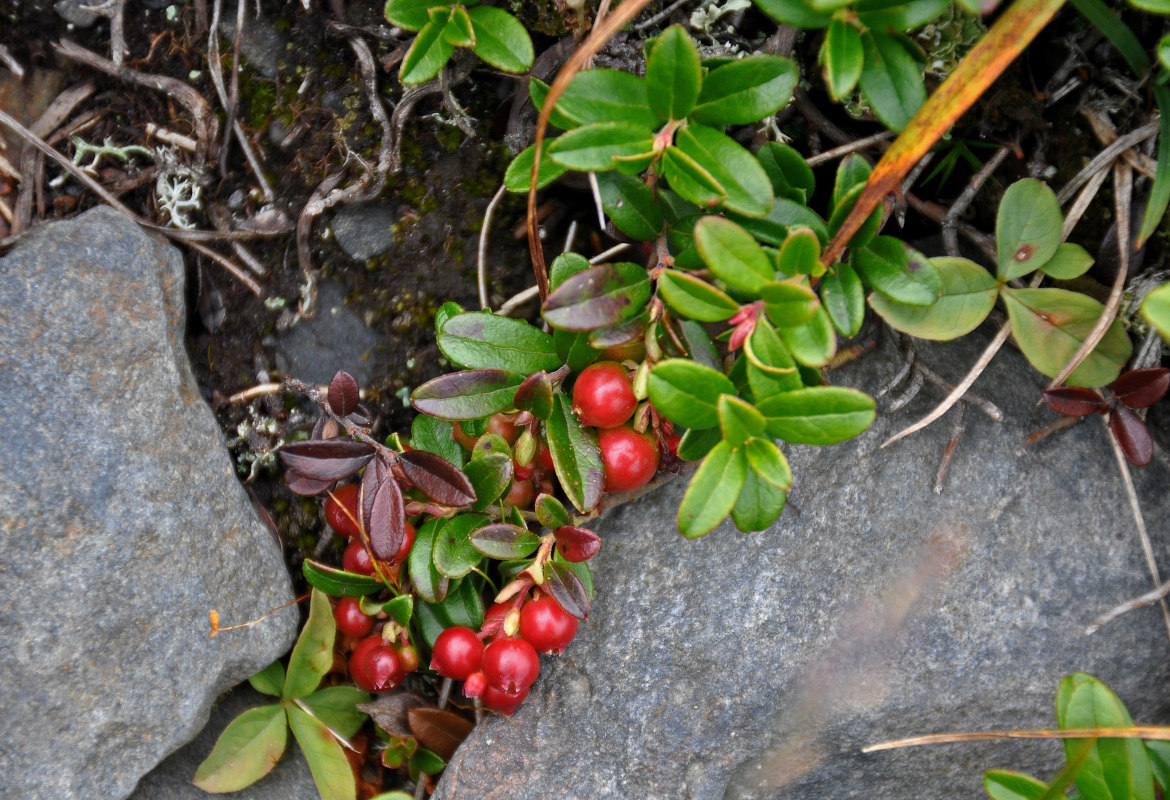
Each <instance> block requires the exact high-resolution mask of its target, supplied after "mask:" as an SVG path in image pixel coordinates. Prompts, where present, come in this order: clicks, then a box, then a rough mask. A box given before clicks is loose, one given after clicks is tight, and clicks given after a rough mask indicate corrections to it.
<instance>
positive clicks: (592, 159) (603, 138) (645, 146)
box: [548, 122, 654, 172]
mask: <svg viewBox="0 0 1170 800" xmlns="http://www.w3.org/2000/svg"><path fill="white" fill-rule="evenodd" d="M653 149H654V135H653V134H652V133H651V132H650V131H649V130H647V129H646V128H643V127H641V126H639V125H633V124H631V123H629V122H597V123H594V124H592V125H584V126H582V127H580V128H576V129H574V130H571V131H569V132H568V133H564V134H562V135H561V136H558V137H557V138H556V139H555V140H554V141H553V142H552V143H551V144H550V145H549V146H548V157H549V158H550V159H552V160H553V161H554V162H556V163H557V164H560V165H561V166H562V167H567V168H568V169H575V170H578V171H580V172H605V171H606V170H611V169H614V168H615V167H616V166H617V164H615V163H614V159H615V158H628V157H632V156H641V155H644V154H648V153H651V152H652V151H653Z"/></svg>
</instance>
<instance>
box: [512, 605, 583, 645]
mask: <svg viewBox="0 0 1170 800" xmlns="http://www.w3.org/2000/svg"><path fill="white" fill-rule="evenodd" d="M576 635H577V618H576V617H574V616H573V615H572V614H570V613H569V612H567V611H565V610H564V609H563V608H561V604H560V603H558V602H557V601H556V600H554V599H553V598H552V597H550V596H549V595H542V596H540V597H537V598H536V599H534V600H529V601H528V602H527V603H525V604H524V607H523V608H521V609H520V638H522V639H524V640H525V641H526V642H528V643H529V644H531V645H532V646H533V647H535V648H536V649H537V650H538V651H540V652H541V653H545V654H556V653H559V652H561V651H562V650H564V649H565V647H567V646H568V644H569V642H571V641H573V637H574V636H576Z"/></svg>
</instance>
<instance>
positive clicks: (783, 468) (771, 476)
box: [743, 438, 792, 491]
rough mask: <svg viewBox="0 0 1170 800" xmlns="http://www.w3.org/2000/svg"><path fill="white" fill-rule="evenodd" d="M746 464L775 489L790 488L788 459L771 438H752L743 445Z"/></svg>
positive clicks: (790, 477) (790, 474)
mask: <svg viewBox="0 0 1170 800" xmlns="http://www.w3.org/2000/svg"><path fill="white" fill-rule="evenodd" d="M743 449H744V453H745V454H746V455H747V460H748V466H750V467H751V468H752V471H753V472H755V473H756V474H757V475H759V476H760V477H761V478H763V479H764V480H765V481H767V482H768V483H769V484H771V485H772V486H775V487H776V488H777V489H782V490H784V491H788V490H789V489H791V488H792V470H791V469H790V468H789V466H788V459H786V458H785V457H784V454H783V453H782V452H780V448H779V447H777V446H776V443H775V442H773V441H772V440H771V439H763V438H753V439H749V440H748V441H747V443H746V444H745V445H744V448H743Z"/></svg>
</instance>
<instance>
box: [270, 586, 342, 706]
mask: <svg viewBox="0 0 1170 800" xmlns="http://www.w3.org/2000/svg"><path fill="white" fill-rule="evenodd" d="M336 633H337V627H336V623H335V622H334V620H333V609H332V607H330V605H329V597H328V595H326V594H325V593H324V592H322V591H321V590H320V589H313V591H312V595H311V598H310V600H309V618H308V620H306V622H305V627H303V628H301V635H300V636H298V637H297V643H296V645H294V646H293V650H292V655H291V656H289V659H288V675H287V676H286V677H285V679H284V691H283V692H282V695H283V696H284V697H286V698H296V697H304V696H305V695H307V694H310V693H312V691H313V690H314V689H316V688H317V685H318V684H320V683H321V679H322V678H324V677H325V674H326V673H327V672H329V670H330V668H331V667H332V666H333V639H334V637H335V635H336Z"/></svg>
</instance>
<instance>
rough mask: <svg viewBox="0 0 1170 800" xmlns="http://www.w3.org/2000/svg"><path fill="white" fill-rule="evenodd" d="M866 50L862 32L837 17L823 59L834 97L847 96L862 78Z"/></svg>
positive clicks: (827, 32)
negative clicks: (862, 42) (863, 45)
mask: <svg viewBox="0 0 1170 800" xmlns="http://www.w3.org/2000/svg"><path fill="white" fill-rule="evenodd" d="M864 60H865V52H864V50H863V48H862V46H861V33H860V32H859V31H858V30H857V28H855V27H854V26H853V25H851V24H849V23H848V22H846V21H845V20H843V19H840V18H836V17H835V18H834V19H833V21H832V22H830V23H829V30H828V31H826V33H825V41H824V44H822V45H821V52H820V62H821V70H822V74H823V75H824V78H825V85H826V86H827V87H828V88H829V94H830V95H831V96H832V97H833V99H834V100H840V99H841V98H843V97H847V96H848V95H849V94H850V93H851V92H852V91H853V87H855V86H856V85H857V80H858V79H859V78H860V77H861V65H862V63H863V62H864Z"/></svg>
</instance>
